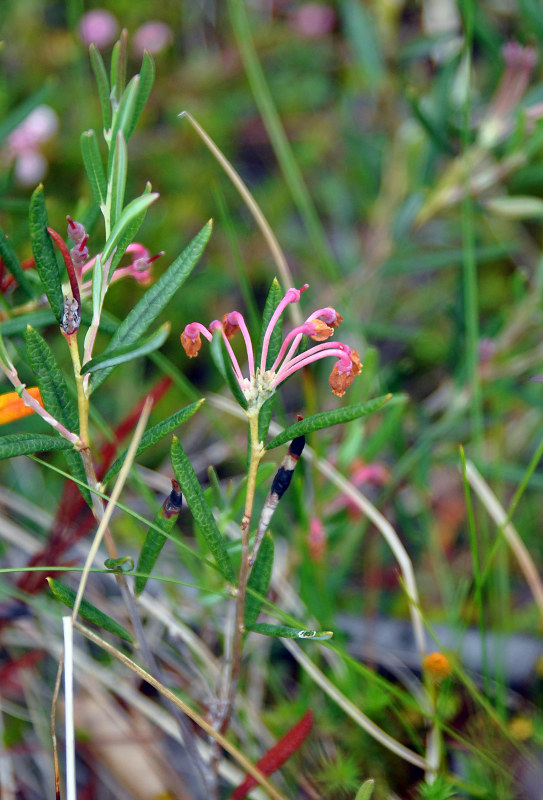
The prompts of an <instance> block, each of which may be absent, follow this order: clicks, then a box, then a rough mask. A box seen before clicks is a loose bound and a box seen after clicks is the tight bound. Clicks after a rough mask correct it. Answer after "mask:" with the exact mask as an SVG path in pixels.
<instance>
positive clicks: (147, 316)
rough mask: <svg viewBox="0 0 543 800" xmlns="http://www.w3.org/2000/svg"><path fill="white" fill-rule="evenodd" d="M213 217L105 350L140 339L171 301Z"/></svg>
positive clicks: (96, 379) (96, 382)
mask: <svg viewBox="0 0 543 800" xmlns="http://www.w3.org/2000/svg"><path fill="white" fill-rule="evenodd" d="M211 228H212V224H211V221H210V222H208V223H207V224H206V225H204V227H203V228H202V230H201V231H200V233H198V234H197V235H196V236H195V237H194V239H193V240H192V242H191V243H190V244H189V246H188V247H187V248H186V249H185V250H184V251H183V252H182V253H181V255H180V256H178V258H176V259H175V261H174V262H173V263H172V264H171V265H170V266H169V267H168V269H167V270H166V272H164V273H163V274H162V275H161V277H160V278H159V279H158V280H157V281H156V283H154V284H153V286H151V288H150V289H148V290H147V292H146V293H145V294H144V296H143V297H142V298H141V300H140V301H139V302H138V303H137V305H136V306H135V307H134V308H133V309H132V311H131V312H130V313H129V314H128V316H127V317H126V318H125V319H124V320H123V321H122V322H121V324H120V325H119V327H118V328H117V330H116V332H115V334H114V335H113V337H112V339H111V341H110V343H109V344H108V346H107V347H106V349H105V351H104V352H110V351H111V350H115V349H116V348H117V347H119V346H120V345H121V344H132V343H133V342H136V341H137V340H138V339H140V338H141V337H142V336H143V334H144V333H145V332H146V331H147V329H148V328H149V326H150V325H152V324H153V322H154V321H155V319H156V318H157V317H158V315H159V314H160V313H161V312H162V311H163V309H164V308H165V307H166V305H167V304H168V303H169V302H170V300H171V299H172V297H173V296H174V294H175V293H176V291H177V290H178V289H179V287H180V286H182V284H183V283H184V282H185V280H186V279H187V278H188V276H189V275H190V273H191V272H192V270H193V268H194V267H195V266H196V264H197V262H198V260H199V258H200V256H201V255H202V253H203V251H204V248H205V246H206V244H207V242H208V240H209V237H210V236H211ZM112 369H113V367H111V368H108V369H105V370H101V372H100V374H98V375H94V376H92V377H91V391H94V390H95V389H96V388H97V387H98V386H100V384H101V383H102V382H103V381H104V380H105V379H106V378H107V376H108V375H109V373H110V372H111V370H112Z"/></svg>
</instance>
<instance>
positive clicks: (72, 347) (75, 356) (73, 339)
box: [64, 333, 94, 477]
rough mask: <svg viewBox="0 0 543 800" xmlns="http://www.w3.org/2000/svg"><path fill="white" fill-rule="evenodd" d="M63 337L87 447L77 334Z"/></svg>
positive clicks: (86, 403) (85, 400)
mask: <svg viewBox="0 0 543 800" xmlns="http://www.w3.org/2000/svg"><path fill="white" fill-rule="evenodd" d="M64 338H65V339H66V342H67V344H68V349H69V351H70V357H71V359H72V364H73V368H74V378H75V385H76V389H77V408H78V411H79V438H80V439H81V441H82V443H83V446H84V447H89V446H90V438H89V398H88V397H87V395H86V394H85V387H84V385H83V380H84V376H83V375H81V359H80V357H79V348H78V346H77V334H76V333H69V334H64ZM93 471H94V470H93ZM87 477H88V476H87Z"/></svg>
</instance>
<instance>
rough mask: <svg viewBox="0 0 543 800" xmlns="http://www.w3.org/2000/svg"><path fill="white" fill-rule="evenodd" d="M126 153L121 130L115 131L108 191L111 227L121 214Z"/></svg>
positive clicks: (124, 185) (124, 184) (124, 187)
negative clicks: (109, 189)
mask: <svg viewBox="0 0 543 800" xmlns="http://www.w3.org/2000/svg"><path fill="white" fill-rule="evenodd" d="M127 161H128V153H127V150H126V142H125V140H124V136H123V134H122V131H119V132H118V133H117V138H116V140H115V146H114V149H113V161H112V165H111V173H110V178H109V180H110V182H111V191H110V193H109V196H110V201H111V207H110V209H109V220H110V225H111V226H112V227H113V226H114V225H115V223H116V222H117V220H118V219H119V217H120V216H121V213H122V210H123V204H124V192H125V189H126V172H127Z"/></svg>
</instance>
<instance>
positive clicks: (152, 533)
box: [134, 506, 179, 594]
mask: <svg viewBox="0 0 543 800" xmlns="http://www.w3.org/2000/svg"><path fill="white" fill-rule="evenodd" d="M178 516H179V513H177V514H172V516H171V517H166V516H165V515H164V507H163V506H161V507H160V509H159V510H158V512H157V514H156V516H155V518H154V520H153V525H154V526H157V527H159V528H160V529H161V530H162V531H164V533H160V531H157V530H156V527H151V528H149V530H148V531H147V535H146V537H145V541H144V543H143V547H142V548H141V553H140V557H139V559H138V565H137V567H136V572H139V573H143V574H141V575H136V579H135V582H134V592H135V593H136V594H141V593H142V592H143V590H144V589H145V587H146V585H147V581H148V579H149V576H150V574H151V572H152V571H153V567H154V566H155V563H156V560H157V558H158V557H159V555H160V553H161V550H162V548H163V547H164V545H165V543H166V539H167V536H166V534H168V533H170V531H171V530H172V528H173V527H174V525H175V523H176V521H177V518H178Z"/></svg>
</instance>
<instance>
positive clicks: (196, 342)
mask: <svg viewBox="0 0 543 800" xmlns="http://www.w3.org/2000/svg"><path fill="white" fill-rule="evenodd" d="M181 344H182V346H183V350H184V351H185V353H186V354H187V355H188V357H189V358H194V357H195V356H197V355H198V353H199V351H200V348H201V346H202V339H201V337H200V334H198V335H197V336H196V339H191V338H190V336H187V334H186V333H185V331H183V333H182V334H181Z"/></svg>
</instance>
